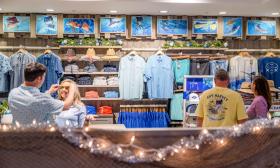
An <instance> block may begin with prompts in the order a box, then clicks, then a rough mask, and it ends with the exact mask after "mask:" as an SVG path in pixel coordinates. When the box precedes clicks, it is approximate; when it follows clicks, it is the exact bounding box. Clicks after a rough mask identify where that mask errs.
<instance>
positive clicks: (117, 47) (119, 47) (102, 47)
mask: <svg viewBox="0 0 280 168" xmlns="http://www.w3.org/2000/svg"><path fill="white" fill-rule="evenodd" d="M59 48H96V49H99V48H100V49H109V48H112V49H121V48H122V46H59Z"/></svg>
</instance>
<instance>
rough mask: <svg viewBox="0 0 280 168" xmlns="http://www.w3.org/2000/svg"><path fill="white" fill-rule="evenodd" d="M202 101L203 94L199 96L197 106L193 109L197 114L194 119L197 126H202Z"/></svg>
mask: <svg viewBox="0 0 280 168" xmlns="http://www.w3.org/2000/svg"><path fill="white" fill-rule="evenodd" d="M203 103H204V99H203V95H202V96H201V97H200V100H199V103H198V106H197V108H196V110H195V114H196V115H197V121H196V125H197V127H202V125H203V119H204V109H203Z"/></svg>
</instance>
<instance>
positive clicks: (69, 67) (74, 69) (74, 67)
mask: <svg viewBox="0 0 280 168" xmlns="http://www.w3.org/2000/svg"><path fill="white" fill-rule="evenodd" d="M64 71H65V73H78V72H79V67H78V65H76V64H68V65H67V66H65V68H64Z"/></svg>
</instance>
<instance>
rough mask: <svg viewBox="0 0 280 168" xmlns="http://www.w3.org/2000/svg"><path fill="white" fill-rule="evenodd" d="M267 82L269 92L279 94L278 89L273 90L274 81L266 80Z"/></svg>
mask: <svg viewBox="0 0 280 168" xmlns="http://www.w3.org/2000/svg"><path fill="white" fill-rule="evenodd" d="M267 82H268V85H269V88H270V91H271V92H280V90H279V89H276V88H275V85H274V81H273V80H267Z"/></svg>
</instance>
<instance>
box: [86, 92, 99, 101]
mask: <svg viewBox="0 0 280 168" xmlns="http://www.w3.org/2000/svg"><path fill="white" fill-rule="evenodd" d="M85 98H87V99H92V98H99V94H98V92H96V91H87V92H86V93H85Z"/></svg>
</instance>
